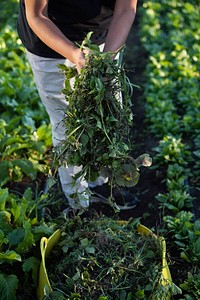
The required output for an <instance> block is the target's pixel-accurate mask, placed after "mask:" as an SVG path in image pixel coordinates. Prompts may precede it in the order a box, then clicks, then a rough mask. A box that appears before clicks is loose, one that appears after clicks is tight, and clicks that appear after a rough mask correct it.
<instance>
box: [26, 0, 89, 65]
mask: <svg viewBox="0 0 200 300" xmlns="http://www.w3.org/2000/svg"><path fill="white" fill-rule="evenodd" d="M58 5H59V1H58ZM25 7H26V18H27V21H28V24H29V26H30V27H31V29H32V30H33V31H34V33H35V34H36V35H37V36H38V37H39V38H40V39H41V40H42V41H43V42H44V43H45V44H46V45H47V46H48V47H50V48H51V49H53V50H54V51H56V52H57V53H59V54H61V55H62V56H64V57H65V58H67V59H69V60H70V61H71V62H73V63H74V64H75V65H76V67H77V70H78V71H80V69H81V67H82V66H83V65H84V62H85V59H84V54H83V52H81V50H80V49H79V48H78V47H76V46H75V44H74V43H72V42H71V41H70V40H69V39H67V38H66V37H65V36H64V34H63V33H62V32H61V31H60V30H59V28H58V27H57V26H56V25H55V24H54V23H53V22H52V21H51V20H50V19H49V18H48V14H47V7H48V0H25Z"/></svg>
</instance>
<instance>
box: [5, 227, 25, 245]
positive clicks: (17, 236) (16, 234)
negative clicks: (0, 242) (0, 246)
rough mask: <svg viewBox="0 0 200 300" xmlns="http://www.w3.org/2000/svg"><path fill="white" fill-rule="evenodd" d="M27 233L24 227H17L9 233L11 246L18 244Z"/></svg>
mask: <svg viewBox="0 0 200 300" xmlns="http://www.w3.org/2000/svg"><path fill="white" fill-rule="evenodd" d="M24 235H25V230H24V229H23V228H16V229H14V230H12V232H10V233H8V235H7V238H8V240H9V245H10V247H12V246H15V245H18V244H19V243H20V242H21V241H22V240H23V239H24Z"/></svg>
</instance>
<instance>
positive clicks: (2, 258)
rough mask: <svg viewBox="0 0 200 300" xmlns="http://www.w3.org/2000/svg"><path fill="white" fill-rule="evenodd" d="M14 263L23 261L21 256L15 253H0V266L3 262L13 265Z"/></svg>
mask: <svg viewBox="0 0 200 300" xmlns="http://www.w3.org/2000/svg"><path fill="white" fill-rule="evenodd" d="M13 261H21V256H20V255H19V254H17V253H16V252H15V251H9V250H7V251H6V252H3V253H2V252H0V264H1V263H3V262H8V263H12V262H13Z"/></svg>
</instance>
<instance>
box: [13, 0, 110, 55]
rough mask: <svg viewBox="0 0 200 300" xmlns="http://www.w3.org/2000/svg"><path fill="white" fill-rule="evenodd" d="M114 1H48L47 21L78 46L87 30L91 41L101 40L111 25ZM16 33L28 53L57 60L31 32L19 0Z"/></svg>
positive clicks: (54, 53) (22, 4)
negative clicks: (51, 22)
mask: <svg viewBox="0 0 200 300" xmlns="http://www.w3.org/2000/svg"><path fill="white" fill-rule="evenodd" d="M114 3H115V0H59V1H58V0H49V2H48V15H49V18H50V19H51V20H52V21H53V22H54V23H55V24H56V25H57V26H58V27H59V29H60V30H61V31H62V32H63V33H64V35H65V36H66V37H67V38H68V39H70V40H71V41H76V42H78V43H80V42H81V41H82V40H83V39H84V38H85V36H86V34H87V33H88V32H90V31H92V32H93V35H92V41H93V42H94V43H97V44H101V43H102V42H104V41H105V37H106V34H107V31H108V27H109V25H110V22H111V18H112V14H113V7H114ZM17 28H18V33H19V36H20V38H21V40H22V42H23V44H24V46H25V47H26V48H27V50H28V51H30V52H32V53H34V54H37V55H39V56H44V57H61V56H60V55H59V54H58V53H56V52H55V51H53V50H52V49H50V48H49V47H48V46H47V45H45V44H44V43H43V42H42V41H41V40H40V39H39V38H38V37H37V36H36V35H35V33H34V32H33V31H32V30H31V28H30V27H29V25H28V22H27V19H26V13H25V4H24V0H20V10H19V17H18V26H17Z"/></svg>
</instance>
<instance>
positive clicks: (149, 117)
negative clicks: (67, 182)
mask: <svg viewBox="0 0 200 300" xmlns="http://www.w3.org/2000/svg"><path fill="white" fill-rule="evenodd" d="M17 12H18V1H17V0H11V1H4V0H3V1H2V3H1V7H0V16H1V31H0V99H1V100H0V299H2V300H15V299H16V300H21V299H25V300H26V299H27V300H32V299H33V300H37V293H36V290H37V286H38V280H39V279H38V270H39V266H40V261H41V255H40V240H41V238H42V237H47V238H49V237H50V236H51V235H52V234H53V233H54V232H55V231H56V230H57V229H58V228H63V227H66V224H68V225H69V227H66V228H68V229H66V233H67V232H69V231H70V234H71V235H70V237H71V240H70V238H69V237H68V243H69V244H68V245H64V244H60V249H58V248H57V247H55V250H54V252H53V254H52V255H53V257H54V259H56V261H55V262H53V261H51V258H49V261H48V262H50V266H51V268H48V272H49V278H50V281H51V284H52V286H53V288H55V290H54V291H53V294H51V293H50V292H49V291H48V290H46V292H45V296H44V299H46V300H47V299H54V300H62V299H67V300H68V299H69V300H71V299H74V300H75V299H81V300H88V299H91V298H88V299H87V298H84V297H85V296H84V297H81V290H84V289H85V288H86V287H87V289H88V295H89V293H90V294H91V295H95V296H94V300H110V299H113V300H114V299H120V300H132V299H144V300H145V299H157V300H165V299H166V300H167V299H169V297H168V294H167V295H166V294H164V293H163V294H162V293H161V294H162V297H161V296H159V297H158V298H153V290H154V285H155V283H154V282H151V283H149V284H148V283H146V282H145V281H144V282H145V284H142V283H140V287H137V291H134V292H133V291H127V290H126V285H123V286H122V287H121V286H120V289H118V288H119V287H118V285H120V280H119V279H120V276H122V273H123V277H121V278H123V283H124V282H125V283H126V280H125V279H127V284H128V282H129V283H130V282H131V280H132V279H131V278H130V277H129V273H128V272H129V271H130V269H131V268H132V265H133V263H132V265H131V267H130V263H129V264H128V265H126V271H127V274H126V273H125V272H124V270H125V265H124V266H123V263H122V262H121V261H120V264H121V265H122V266H123V267H122V268H121V269H120V268H119V269H118V273H117V278H114V275H113V277H112V279H113V278H114V279H113V281H114V282H115V284H116V283H117V284H116V285H115V289H116V290H117V294H116V295H117V296H115V298H114V296H113V297H111V296H109V295H108V294H109V290H108V289H106V288H105V289H104V291H103V292H102V290H103V289H102V288H101V292H102V293H98V292H97V291H96V292H95V293H94V294H93V291H92V292H91V290H90V289H91V287H90V285H89V277H87V276H86V275H88V274H89V273H88V272H89V267H88V264H89V263H88V264H85V265H84V270H82V269H81V268H79V269H78V266H79V262H80V260H79V262H78V261H76V264H77V268H76V267H74V273H73V274H71V275H68V276H71V278H70V279H69V278H67V280H66V278H65V284H67V285H68V286H70V288H72V286H73V285H74V284H78V280H79V279H80V278H82V281H83V282H82V284H83V286H78V285H77V289H76V293H75V292H71V294H69V295H66V291H65V292H63V291H62V285H61V284H60V285H59V284H55V282H56V278H57V277H56V276H57V275H56V273H54V272H55V267H56V265H57V266H58V267H59V268H60V269H59V268H58V272H63V273H64V272H65V270H64V269H63V264H62V262H64V264H65V263H68V264H69V266H68V268H70V262H69V259H68V253H69V252H68V251H69V248H70V247H71V249H72V248H73V246H74V243H75V242H77V241H76V237H78V234H79V233H80V232H79V231H78V229H79V230H80V227H81V226H82V225H83V224H84V223H85V222H86V220H88V219H93V217H94V216H95V217H97V216H106V218H108V219H106V220H107V224H109V225H108V226H110V230H111V227H112V226H114V225H113V224H112V221H111V220H126V221H129V222H133V223H134V224H136V223H137V224H138V223H141V224H143V225H145V226H147V227H148V228H150V229H151V230H152V231H153V232H154V233H155V234H156V236H158V237H159V236H160V237H164V238H165V241H166V248H167V262H168V265H169V269H170V272H171V276H172V281H173V284H171V286H170V293H171V299H182V300H184V299H185V300H197V299H200V82H199V81H200V80H199V79H200V78H199V75H200V74H199V70H200V28H199V21H200V13H199V1H198V0H187V1H183V0H180V1H178V0H173V1H171V2H170V1H166V0H163V1H158V0H152V1H139V7H138V12H137V16H136V20H135V24H134V26H133V29H132V31H131V34H130V37H129V39H128V42H127V46H126V48H125V52H124V63H125V69H126V70H127V75H128V77H129V79H130V81H131V82H133V83H134V84H135V85H136V86H139V87H140V88H136V87H135V88H134V91H133V95H132V104H133V107H132V111H133V116H134V118H133V124H132V128H131V153H132V154H133V157H138V156H139V155H140V154H141V153H149V154H150V156H151V157H152V160H153V163H152V166H151V167H149V168H144V169H143V168H141V170H140V180H139V182H138V184H137V185H136V186H134V187H131V190H132V192H133V193H134V194H136V195H137V197H138V198H139V199H140V203H139V205H138V206H137V207H136V208H135V209H134V210H131V211H126V212H120V213H119V212H115V211H113V209H112V208H111V207H110V206H108V205H103V204H101V205H97V204H92V205H91V207H90V209H89V210H88V211H86V212H84V213H83V214H82V215H81V216H79V218H78V219H77V218H71V219H67V216H66V214H65V209H66V208H67V203H66V200H65V197H64V196H63V194H62V191H61V189H60V185H59V182H58V180H57V177H56V169H54V168H52V140H51V127H50V125H49V119H48V116H47V114H46V112H45V110H44V108H43V106H42V104H41V102H40V99H39V96H38V93H37V91H36V88H35V85H34V81H33V76H32V73H31V70H30V67H29V64H28V62H27V59H26V55H25V49H24V47H23V46H22V44H21V42H20V40H19V38H18V35H17V32H16V19H17ZM47 186H48V189H47ZM94 219H95V218H94ZM81 220H82V221H81ZM81 222H82V223H81ZM86 223H87V222H86ZM130 224H132V223H130ZM76 226H77V227H76ZM94 227H95V226H94ZM112 228H113V227H112ZM76 230H77V231H76ZM90 231H91V229H90ZM66 233H65V234H66ZM72 233H74V235H73V234H72ZM118 233H119V232H118ZM87 234H88V233H87ZM102 238H104V239H103V240H102ZM115 238H117V239H118V240H114V239H113V240H111V241H110V240H109V239H108V238H107V237H106V239H105V237H102V236H101V239H100V238H99V240H98V243H100V242H101V247H105V248H106V245H108V244H109V243H111V244H112V242H113V243H116V245H118V242H119V239H120V235H119V236H115ZM79 239H80V246H81V247H82V249H83V248H84V251H82V252H81V253H78V255H79V258H80V257H81V255H82V260H85V261H86V260H87V259H88V256H86V254H87V255H88V253H89V255H90V256H92V257H93V264H90V265H89V266H90V271H91V270H93V268H94V265H95V264H97V263H99V261H97V257H96V258H95V254H96V253H97V252H96V250H94V247H93V245H90V244H89V235H86V236H85V237H84V238H83V239H81V238H80V237H79ZM62 242H63V241H62ZM70 243H71V244H70ZM106 243H107V244H106ZM123 243H124V245H125V246H126V247H129V248H131V245H130V242H129V241H128V238H127V239H126V241H125V240H123ZM141 243H142V242H141V241H140V242H138V244H139V245H140V244H141ZM135 244H136V246H137V243H135ZM120 247H121V246H120ZM152 247H153V246H152ZM99 249H100V248H99ZM135 249H136V248H134V251H136V250H135ZM104 250H105V249H104ZM74 251H75V250H74ZM105 251H106V250H105ZM153 251H154V250H152V249H151V250H149V252H147V254H145V255H147V258H148V255H149V257H151V259H152V257H153V256H152V253H153ZM145 253H146V252H145ZM71 255H73V252H71ZM76 255H77V254H76ZM112 255H113V257H112ZM76 258H77V257H76ZM114 258H116V252H115V251H114V249H112V251H111V252H109V256H108V257H107V263H109V264H110V269H109V270H110V272H111V270H112V268H111V267H112V262H113V261H114ZM59 259H60V261H59ZM139 259H140V260H139ZM74 261H75V260H74ZM124 261H125V260H124ZM144 261H145V260H144V257H143V260H142V259H141V257H139V256H138V265H139V264H142V263H143V262H144ZM115 263H116V260H115ZM54 264H55V265H54ZM59 264H60V265H59ZM121 265H120V266H121ZM117 266H119V264H118V265H117ZM87 268H88V269H87ZM122 270H123V272H122ZM144 270H145V271H143V272H144V273H146V272H147V271H146V269H144ZM72 271H73V270H72ZM102 274H104V273H103V271H102V273H101V274H100V275H102ZM100 275H98V276H99V277H98V278H100ZM103 276H104V275H103ZM103 276H102V277H103ZM137 276H139V272H138V274H137ZM142 276H144V274H141V275H140V278H138V282H143V280H142V281H141V278H143V277H142ZM149 276H151V277H152V275H149ZM84 280H85V281H84ZM110 283H111V282H110ZM99 286H100V280H99V282H98V280H95V281H92V289H93V290H95V289H98V287H99ZM109 289H111V287H110V286H109ZM119 290H120V292H119ZM151 291H152V292H151ZM83 294H84V293H83ZM83 294H82V295H83ZM161 294H160V295H161ZM84 295H85V294H84ZM91 295H90V297H92V296H91ZM111 295H114V294H113V293H111ZM86 297H87V296H86Z"/></svg>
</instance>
